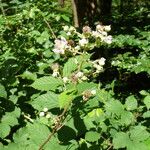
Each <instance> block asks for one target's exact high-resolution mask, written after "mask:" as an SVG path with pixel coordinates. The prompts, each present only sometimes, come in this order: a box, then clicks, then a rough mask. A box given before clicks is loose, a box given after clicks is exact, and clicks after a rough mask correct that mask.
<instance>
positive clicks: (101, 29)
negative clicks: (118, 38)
mask: <svg viewBox="0 0 150 150" xmlns="http://www.w3.org/2000/svg"><path fill="white" fill-rule="evenodd" d="M96 30H97V31H103V30H104V26H102V25H100V24H98V25H97V26H96Z"/></svg>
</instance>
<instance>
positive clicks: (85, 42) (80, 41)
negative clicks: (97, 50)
mask: <svg viewBox="0 0 150 150" xmlns="http://www.w3.org/2000/svg"><path fill="white" fill-rule="evenodd" d="M86 44H88V40H87V39H85V38H83V39H81V40H79V45H80V46H85V45H86Z"/></svg>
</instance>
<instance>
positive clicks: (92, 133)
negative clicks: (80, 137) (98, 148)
mask: <svg viewBox="0 0 150 150" xmlns="http://www.w3.org/2000/svg"><path fill="white" fill-rule="evenodd" d="M98 139H100V133H98V132H95V131H89V132H87V133H86V134H85V140H87V141H89V142H95V141H97V140H98Z"/></svg>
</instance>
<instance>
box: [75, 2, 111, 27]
mask: <svg viewBox="0 0 150 150" xmlns="http://www.w3.org/2000/svg"><path fill="white" fill-rule="evenodd" d="M111 3H112V0H107V1H106V0H72V6H73V14H74V24H75V26H76V27H79V26H83V25H86V24H88V25H93V23H94V22H95V21H99V22H102V23H107V21H108V18H109V17H110V14H111Z"/></svg>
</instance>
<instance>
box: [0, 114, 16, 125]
mask: <svg viewBox="0 0 150 150" xmlns="http://www.w3.org/2000/svg"><path fill="white" fill-rule="evenodd" d="M2 122H3V123H4V124H7V125H10V126H14V125H16V124H18V119H17V118H16V117H14V116H11V114H9V115H5V116H4V117H3V118H2Z"/></svg>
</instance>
